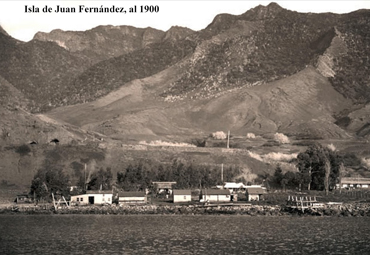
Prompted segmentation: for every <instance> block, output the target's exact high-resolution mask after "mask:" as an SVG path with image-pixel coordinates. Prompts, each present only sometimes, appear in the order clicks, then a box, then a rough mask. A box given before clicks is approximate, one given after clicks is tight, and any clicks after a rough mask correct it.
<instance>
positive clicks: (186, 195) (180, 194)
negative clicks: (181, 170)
mask: <svg viewBox="0 0 370 255" xmlns="http://www.w3.org/2000/svg"><path fill="white" fill-rule="evenodd" d="M190 201H191V190H190V189H175V190H173V202H174V203H181V202H190Z"/></svg>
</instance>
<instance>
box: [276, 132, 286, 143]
mask: <svg viewBox="0 0 370 255" xmlns="http://www.w3.org/2000/svg"><path fill="white" fill-rule="evenodd" d="M274 140H275V141H277V142H279V143H282V144H286V143H290V141H289V138H288V137H287V136H286V135H284V134H282V133H275V135H274Z"/></svg>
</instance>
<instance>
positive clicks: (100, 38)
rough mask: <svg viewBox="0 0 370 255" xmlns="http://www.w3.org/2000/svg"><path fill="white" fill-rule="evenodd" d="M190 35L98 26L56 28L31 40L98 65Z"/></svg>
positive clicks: (188, 31) (175, 29)
mask: <svg viewBox="0 0 370 255" xmlns="http://www.w3.org/2000/svg"><path fill="white" fill-rule="evenodd" d="M191 33H193V31H192V30H191V29H188V28H179V27H173V28H171V29H169V30H168V31H167V32H163V31H161V30H158V29H154V28H151V27H148V28H136V27H132V26H110V25H108V26H98V27H95V28H93V29H90V30H86V31H63V30H60V29H56V30H53V31H51V32H50V33H44V32H38V33H37V34H35V36H34V38H33V39H34V40H39V41H51V42H55V43H57V44H58V45H59V46H61V47H63V48H65V49H66V50H68V51H70V52H73V53H76V54H78V55H80V56H81V57H84V58H88V59H90V60H91V61H92V63H97V62H100V61H103V60H106V59H109V58H113V57H118V56H120V55H124V54H127V53H130V52H132V51H135V50H138V49H142V48H144V47H146V46H148V45H150V44H152V43H159V42H162V41H165V40H168V39H176V40H179V39H181V38H183V37H185V36H187V35H188V34H191Z"/></svg>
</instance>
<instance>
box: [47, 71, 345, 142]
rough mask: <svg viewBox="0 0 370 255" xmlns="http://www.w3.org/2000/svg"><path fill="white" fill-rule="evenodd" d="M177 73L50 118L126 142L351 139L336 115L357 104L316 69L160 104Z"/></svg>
mask: <svg viewBox="0 0 370 255" xmlns="http://www.w3.org/2000/svg"><path fill="white" fill-rule="evenodd" d="M172 71H173V72H168V71H163V72H161V73H160V74H157V75H155V76H153V77H149V78H146V79H142V80H140V81H139V80H136V81H134V82H132V83H129V84H127V85H126V86H125V87H124V88H125V89H123V88H121V89H120V90H117V91H116V92H115V93H111V94H109V95H107V96H105V97H103V98H101V99H100V100H98V101H96V102H92V103H88V104H81V105H76V106H73V107H66V108H58V109H56V110H54V111H52V112H49V113H48V115H49V116H51V117H52V118H57V119H58V118H59V119H62V120H63V121H66V122H69V123H73V124H74V125H78V126H80V127H83V128H85V129H88V130H94V131H97V132H99V133H102V134H105V135H107V136H110V137H115V138H116V139H121V140H129V139H137V140H140V139H147V138H151V139H152V140H153V139H159V138H166V137H167V138H169V137H181V136H183V137H184V138H189V137H195V136H197V135H207V134H209V133H211V132H215V131H218V130H232V132H233V133H234V134H239V135H246V133H247V132H254V133H257V134H265V133H274V132H282V133H286V134H289V135H291V136H297V137H299V138H302V137H303V138H308V137H309V138H346V137H348V134H347V133H346V132H345V131H343V130H342V129H341V128H339V127H338V126H337V125H336V124H334V122H335V121H336V120H335V119H334V117H333V114H335V113H339V112H341V111H342V110H343V109H347V108H348V107H350V106H351V102H350V101H349V100H345V99H344V98H343V96H341V95H340V94H339V93H338V92H337V91H335V90H334V89H333V88H332V86H331V85H330V82H329V81H328V79H327V78H325V77H323V76H322V75H321V74H320V73H319V72H317V71H316V70H315V69H314V68H313V67H308V68H306V69H304V70H303V71H301V72H299V73H297V74H295V75H293V76H290V77H287V78H285V79H282V80H279V81H275V82H272V83H266V84H263V85H260V86H255V87H253V88H240V89H234V90H230V91H227V92H225V93H220V94H219V95H218V96H214V97H212V98H210V99H199V100H196V101H195V100H175V101H174V102H171V101H167V102H162V101H160V100H159V101H158V100H157V98H156V96H155V95H156V92H157V91H160V90H161V89H160V88H158V87H157V86H156V84H161V83H165V81H167V79H168V76H170V75H171V74H173V73H174V72H175V70H172ZM175 73H176V72H175ZM145 84H151V86H148V85H147V86H146V85H145ZM154 88H155V89H154ZM85 115H86V116H91V117H89V118H86V117H84V116H85Z"/></svg>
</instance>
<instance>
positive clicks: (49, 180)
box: [31, 167, 69, 201]
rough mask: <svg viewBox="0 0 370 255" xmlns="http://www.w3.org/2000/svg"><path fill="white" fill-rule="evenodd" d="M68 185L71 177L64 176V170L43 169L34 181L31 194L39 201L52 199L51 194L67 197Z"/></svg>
mask: <svg viewBox="0 0 370 255" xmlns="http://www.w3.org/2000/svg"><path fill="white" fill-rule="evenodd" d="M68 184H69V177H68V175H66V174H64V172H63V169H62V168H59V167H54V168H47V169H45V168H43V169H39V170H38V171H37V173H36V174H35V176H34V178H33V180H32V184H31V193H32V194H34V196H35V198H36V200H37V201H39V200H40V199H47V198H50V197H51V193H54V194H60V195H62V196H67V195H68V194H69V190H68Z"/></svg>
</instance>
